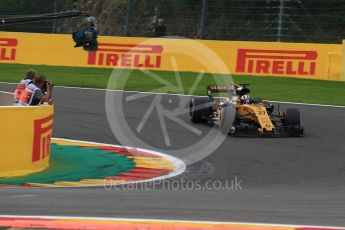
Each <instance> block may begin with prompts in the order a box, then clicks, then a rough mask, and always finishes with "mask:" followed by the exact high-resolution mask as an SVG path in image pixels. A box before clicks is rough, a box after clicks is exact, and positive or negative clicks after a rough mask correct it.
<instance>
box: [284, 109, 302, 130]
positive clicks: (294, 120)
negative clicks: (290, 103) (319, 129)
mask: <svg viewBox="0 0 345 230" xmlns="http://www.w3.org/2000/svg"><path fill="white" fill-rule="evenodd" d="M285 125H286V126H292V127H301V118H300V114H299V110H298V109H295V108H290V109H286V110H285Z"/></svg>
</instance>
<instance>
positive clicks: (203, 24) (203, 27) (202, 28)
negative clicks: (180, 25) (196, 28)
mask: <svg viewBox="0 0 345 230" xmlns="http://www.w3.org/2000/svg"><path fill="white" fill-rule="evenodd" d="M207 2H208V0H202V11H201V22H200V34H199V38H200V39H203V38H204V37H205V32H206V26H207V25H206V24H207Z"/></svg>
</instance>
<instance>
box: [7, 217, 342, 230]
mask: <svg viewBox="0 0 345 230" xmlns="http://www.w3.org/2000/svg"><path fill="white" fill-rule="evenodd" d="M0 218H39V219H58V220H76V219H78V220H88V221H90V220H95V221H125V222H138V223H142V222H166V223H185V224H219V225H253V226H262V227H265V226H266V227H291V228H321V229H323V228H327V229H344V230H345V228H344V227H335V226H316V225H292V224H273V223H251V222H225V221H224V222H222V221H193V220H165V219H139V218H107V217H81V216H75V217H74V216H40V215H38V216H31V215H0Z"/></svg>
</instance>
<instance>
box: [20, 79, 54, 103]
mask: <svg viewBox="0 0 345 230" xmlns="http://www.w3.org/2000/svg"><path fill="white" fill-rule="evenodd" d="M44 87H45V88H46V89H47V92H46V93H44V92H43V91H42V88H44ZM51 90H52V86H51V85H50V83H49V82H48V81H46V80H45V77H44V76H43V75H40V76H37V77H35V78H34V80H33V84H29V85H27V86H26V88H25V90H24V91H23V93H22V95H21V96H20V99H19V102H18V105H21V106H34V105H40V104H42V103H45V102H47V103H48V104H50V105H51V104H52V99H51Z"/></svg>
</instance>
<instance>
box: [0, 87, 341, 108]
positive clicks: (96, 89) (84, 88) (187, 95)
mask: <svg viewBox="0 0 345 230" xmlns="http://www.w3.org/2000/svg"><path fill="white" fill-rule="evenodd" d="M0 84H9V85H13V84H17V83H10V82H0ZM54 87H55V88H64V89H79V90H95V91H110V92H127V93H142V94H152V95H171V96H182V97H193V96H195V95H189V94H178V93H157V92H141V91H132V90H121V89H100V88H87V87H72V86H54ZM200 97H206V96H200ZM272 102H275V103H283V104H293V105H310V106H319V107H332V108H345V106H343V105H324V104H312V103H302V102H290V101H272Z"/></svg>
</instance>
